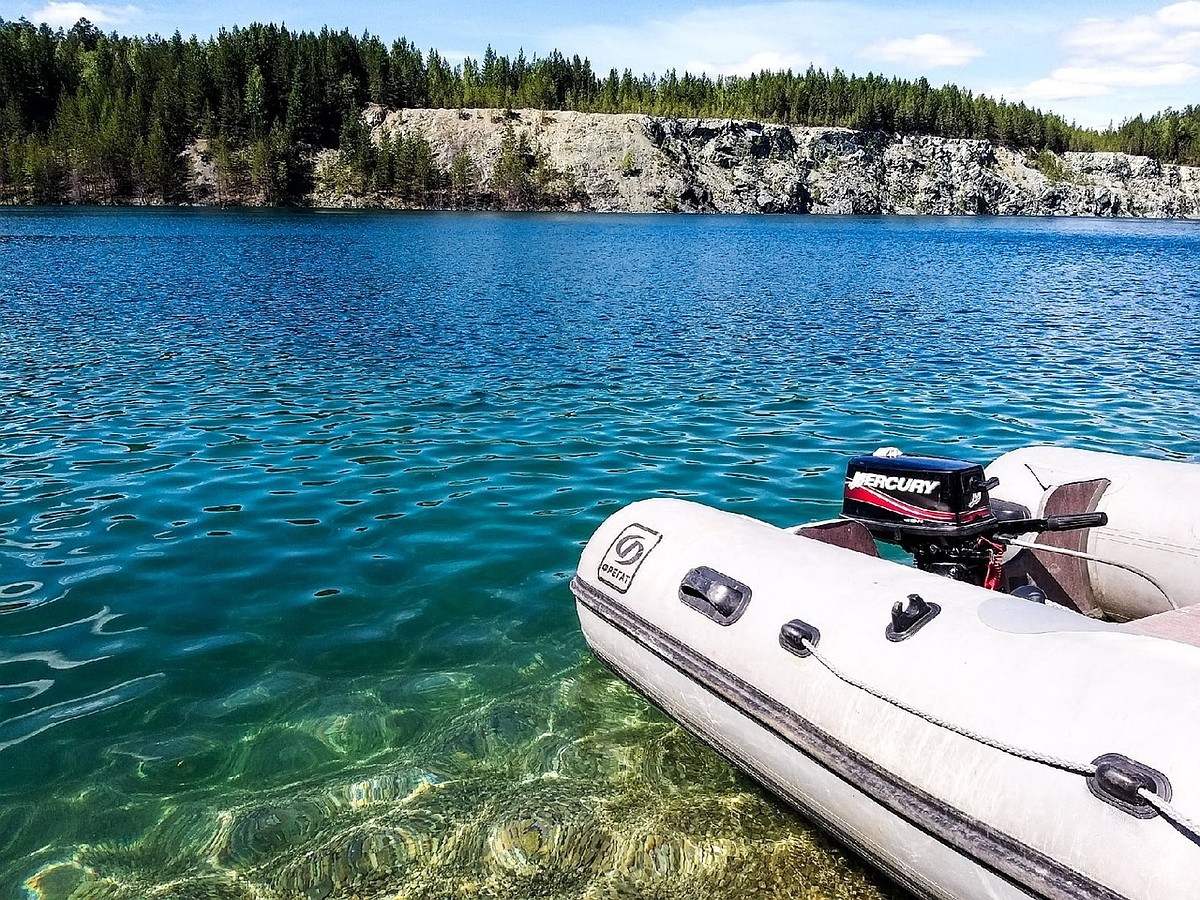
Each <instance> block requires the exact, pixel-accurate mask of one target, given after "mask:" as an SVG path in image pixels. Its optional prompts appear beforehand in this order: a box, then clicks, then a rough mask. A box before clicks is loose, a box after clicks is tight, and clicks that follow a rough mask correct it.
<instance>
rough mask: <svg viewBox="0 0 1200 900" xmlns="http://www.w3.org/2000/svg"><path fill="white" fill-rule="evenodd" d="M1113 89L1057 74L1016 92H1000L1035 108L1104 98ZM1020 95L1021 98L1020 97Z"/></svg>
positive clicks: (1031, 83) (1033, 82)
mask: <svg viewBox="0 0 1200 900" xmlns="http://www.w3.org/2000/svg"><path fill="white" fill-rule="evenodd" d="M1112 92H1113V91H1112V88H1110V87H1105V86H1104V85H1100V84H1095V83H1094V82H1083V81H1069V80H1067V79H1065V78H1062V77H1060V76H1059V75H1058V74H1057V73H1055V74H1054V75H1053V76H1052V77H1050V78H1039V79H1038V80H1037V81H1031V82H1030V83H1029V84H1027V85H1025V86H1024V87H1023V88H1021V89H1019V90H1018V91H1016V92H1013V91H999V92H998V93H999V94H1007V95H1009V96H1010V98H1011V99H1014V100H1024V101H1026V102H1028V103H1032V104H1034V105H1035V106H1038V105H1042V104H1047V103H1055V102H1061V101H1063V100H1082V99H1085V98H1088V97H1104V96H1107V95H1109V94H1111V93H1112ZM1018 95H1019V96H1018Z"/></svg>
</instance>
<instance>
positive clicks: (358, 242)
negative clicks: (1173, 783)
mask: <svg viewBox="0 0 1200 900" xmlns="http://www.w3.org/2000/svg"><path fill="white" fill-rule="evenodd" d="M1198 306H1200V229H1197V228H1196V227H1195V226H1194V225H1189V224H1182V223H1162V222H1157V223H1156V222H1105V221H1088V220H929V219H853V218H848V219H818V218H813V219H777V218H737V217H730V218H677V217H669V216H663V217H623V216H612V217H579V216H571V217H561V218H560V217H553V216H532V217H505V216H484V215H475V216H458V215H408V214H405V215H374V214H316V213H312V214H287V213H273V212H272V213H241V214H215V213H201V212H191V211H135V210H117V211H104V210H87V211H65V212H59V211H47V210H12V211H4V212H0V336H2V338H0V893H2V894H4V895H9V894H14V893H19V892H21V891H22V890H24V891H25V892H27V893H31V894H33V895H35V896H42V897H46V898H66V897H70V896H75V897H85V896H86V897H113V898H117V897H141V896H148V895H153V896H160V897H179V898H185V897H186V898H191V897H221V898H249V897H258V896H284V897H290V896H306V897H326V896H333V897H349V896H353V895H355V894H357V895H361V896H364V897H370V896H393V895H395V894H400V895H402V896H412V897H418V896H513V897H524V896H529V895H530V894H534V893H536V894H539V895H546V896H561V897H589V898H590V897H617V896H646V895H651V894H653V895H655V896H663V897H669V896H677V897H685V896H717V895H720V896H723V897H758V896H779V897H791V896H797V897H864V898H881V897H889V896H898V895H897V893H896V891H895V889H894V888H892V887H890V886H889V885H888V884H887V883H886V882H885V881H883V880H882V879H880V878H879V877H878V876H876V875H874V874H873V873H871V872H870V871H869V870H867V869H866V868H865V867H864V865H863V864H862V863H861V862H859V861H857V860H856V859H854V858H853V857H851V856H849V854H847V853H845V852H844V851H842V850H840V849H839V848H838V847H837V846H836V845H834V844H832V843H831V842H829V841H827V840H826V839H824V838H823V837H821V836H820V835H818V834H816V833H814V832H813V831H811V830H810V829H809V828H808V827H807V826H806V825H805V824H804V822H803V821H802V820H800V819H798V818H796V817H795V816H793V815H791V814H790V813H789V812H788V811H787V810H785V809H783V808H781V807H779V806H777V805H776V804H774V803H773V802H772V801H771V800H770V799H768V798H767V797H766V796H765V795H763V794H762V793H761V792H760V791H758V790H757V789H756V788H755V787H754V786H753V785H752V784H751V783H749V782H748V781H746V780H745V779H742V778H741V777H739V776H738V775H736V774H735V773H733V772H731V771H730V770H729V769H728V767H727V766H725V764H723V763H722V762H720V761H719V760H717V759H716V758H715V757H714V756H712V755H711V754H710V753H708V752H707V751H706V750H704V749H703V748H702V747H700V746H699V745H698V744H696V743H695V742H694V741H692V740H691V739H690V738H689V737H688V736H686V735H685V734H683V733H681V732H680V731H679V730H678V729H677V728H675V727H674V726H672V725H670V724H669V723H668V722H665V721H664V720H663V719H662V717H661V716H660V715H659V714H657V713H656V712H655V711H653V710H651V709H648V708H647V706H646V705H645V704H644V703H643V702H642V701H641V700H640V699H639V698H638V697H637V696H636V695H634V694H633V693H631V692H630V691H629V690H628V689H626V688H625V687H623V686H622V685H621V684H620V683H618V682H616V681H615V680H613V679H612V678H611V677H610V676H609V675H608V674H607V673H606V672H604V671H603V669H601V668H600V667H599V666H598V665H597V664H596V663H595V662H594V661H592V660H591V658H590V657H589V656H588V654H587V652H586V649H585V647H584V644H583V641H582V638H581V637H580V635H579V632H578V623H577V620H576V618H575V614H574V609H573V604H572V601H571V597H570V593H569V591H568V590H567V581H568V580H569V578H570V576H571V574H572V573H573V570H574V565H575V562H576V560H577V558H578V553H579V550H580V547H581V545H582V543H583V542H584V541H585V540H586V539H587V537H588V535H589V534H590V533H591V531H592V530H593V529H594V528H595V527H596V526H597V525H598V524H599V522H600V521H601V520H602V519H603V518H604V516H605V515H607V514H608V513H609V512H611V511H612V510H613V509H614V508H615V507H616V506H617V505H619V504H623V503H626V502H629V501H632V500H634V499H637V498H640V497H644V496H648V495H653V494H668V495H679V496H685V497H692V498H695V499H698V500H700V501H703V502H706V503H710V504H713V505H716V506H720V507H723V508H727V509H736V510H738V511H741V512H745V513H748V514H751V515H755V516H758V517H760V518H763V519H767V520H769V521H774V522H776V523H778V524H791V523H794V522H799V521H804V520H806V519H810V518H814V517H821V516H828V515H830V514H832V513H833V512H834V511H835V510H836V508H837V502H838V497H839V492H840V489H841V470H842V466H843V465H844V461H845V459H846V457H847V456H849V455H852V454H853V453H856V452H860V451H863V450H870V449H873V448H874V447H876V446H878V445H879V444H882V443H892V444H899V445H901V446H903V447H905V448H906V449H909V450H913V451H925V452H935V453H943V454H963V455H966V456H969V457H972V458H976V459H979V460H981V461H985V460H987V459H990V458H991V457H993V456H995V455H996V454H997V453H998V452H1002V451H1004V450H1007V449H1011V448H1013V447H1017V446H1021V445H1024V444H1027V443H1031V442H1038V441H1048V442H1056V443H1064V444H1071V445H1074V446H1082V447H1091V448H1096V449H1107V450H1115V451H1117V452H1131V453H1139V454H1144V455H1152V456H1167V457H1172V458H1181V459H1200V423H1198V422H1197V419H1196V415H1195V409H1196V406H1197V400H1198V398H1200V390H1198V389H1197V387H1196V378H1195V373H1196V372H1197V371H1198V370H1200V343H1198V340H1197V338H1198V337H1200V335H1198V332H1197V326H1196V321H1197V313H1198V312H1200V310H1198Z"/></svg>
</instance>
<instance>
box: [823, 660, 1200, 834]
mask: <svg viewBox="0 0 1200 900" xmlns="http://www.w3.org/2000/svg"><path fill="white" fill-rule="evenodd" d="M800 644H801V645H802V646H803V647H804V648H805V649H806V650H808V652H809V653H811V654H812V656H813V658H814V659H816V660H817V662H819V663H820V664H821V665H823V666H824V667H825V668H826V669H828V670H829V671H830V673H831V674H833V676H834V677H835V678H838V679H839V680H841V681H844V682H845V683H846V684H848V685H850V686H851V687H853V688H857V689H858V690H860V691H863V692H864V693H867V694H870V695H871V696H872V697H875V698H876V699H878V700H882V701H883V702H884V703H888V704H890V705H892V706H894V707H896V708H897V709H902V710H904V711H905V712H906V713H909V714H910V715H914V716H916V717H917V718H919V719H923V720H924V721H926V722H928V723H930V724H931V725H936V726H937V727H938V728H944V729H945V730H946V731H950V732H953V733H954V734H958V735H961V736H962V737H965V738H968V739H969V740H972V741H976V742H977V743H980V744H983V745H984V746H986V747H991V748H992V749H994V750H999V751H1000V752H1001V753H1007V754H1008V755H1009V756H1015V757H1017V758H1019V759H1024V760H1028V761H1029V762H1034V763H1040V764H1041V765H1044V766H1050V767H1051V768H1054V769H1061V770H1063V771H1066V772H1074V773H1076V774H1077V775H1082V776H1084V777H1085V778H1091V777H1092V776H1093V775H1095V774H1096V767H1095V766H1094V765H1092V764H1091V763H1076V762H1071V761H1070V760H1069V759H1062V758H1060V757H1057V756H1051V755H1049V754H1047V753H1037V752H1035V751H1033V750H1025V749H1023V748H1021V747H1017V746H1014V745H1013V744H1006V743H1004V742H1003V741H997V740H995V739H993V738H989V737H985V736H984V735H982V734H978V733H976V732H974V731H971V730H970V729H969V728H963V727H962V726H960V725H955V724H954V723H953V722H947V721H946V720H945V719H939V718H938V717H937V716H935V715H932V714H930V713H927V712H923V711H922V710H919V709H917V708H916V707H913V706H909V705H908V704H907V703H905V702H903V701H901V700H897V699H896V698H895V697H891V696H889V695H887V694H885V693H883V691H877V690H875V688H873V687H870V686H869V685H866V684H863V683H862V682H861V681H857V680H855V679H853V678H851V677H850V676H849V675H846V674H845V673H844V672H842V671H841V670H840V669H838V667H837V666H835V665H834V664H833V663H831V662H830V661H829V660H828V659H826V658H825V655H824V654H823V653H821V652H820V651H818V650H817V648H816V645H815V644H813V642H812V641H810V640H809V639H808V638H801V639H800ZM1138 796H1139V797H1141V798H1142V799H1143V800H1145V801H1146V802H1147V803H1149V804H1150V805H1151V806H1152V807H1154V809H1155V810H1156V811H1157V812H1158V813H1159V815H1161V816H1163V817H1164V818H1166V819H1168V820H1170V821H1171V822H1172V823H1174V824H1175V826H1176V827H1178V828H1179V829H1180V830H1181V831H1184V832H1186V833H1187V835H1188V837H1190V838H1191V839H1192V840H1193V841H1195V842H1196V843H1200V827H1197V826H1196V824H1195V823H1193V822H1192V821H1191V820H1190V819H1188V818H1187V817H1186V816H1184V815H1183V814H1182V813H1180V812H1179V811H1178V810H1176V809H1175V807H1173V806H1172V805H1171V804H1170V803H1168V802H1167V801H1166V800H1164V799H1163V798H1162V797H1160V796H1159V795H1158V794H1156V793H1154V792H1153V791H1151V790H1148V789H1146V788H1138Z"/></svg>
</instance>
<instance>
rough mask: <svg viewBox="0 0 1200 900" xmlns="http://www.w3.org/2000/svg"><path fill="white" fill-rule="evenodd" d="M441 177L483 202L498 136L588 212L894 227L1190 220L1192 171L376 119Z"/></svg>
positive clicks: (373, 122) (709, 130)
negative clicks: (471, 168) (1009, 220)
mask: <svg viewBox="0 0 1200 900" xmlns="http://www.w3.org/2000/svg"><path fill="white" fill-rule="evenodd" d="M364 118H365V120H366V121H367V123H368V124H369V125H370V126H371V127H372V128H373V130H374V134H375V136H376V139H378V137H379V135H380V134H381V133H382V131H384V130H387V131H389V132H390V133H393V134H397V133H402V132H413V133H419V134H422V135H423V136H424V137H425V138H426V140H428V142H429V143H430V145H431V146H432V148H433V150H434V152H435V153H436V154H437V156H438V158H439V161H440V163H441V165H442V166H443V167H448V166H449V164H450V161H451V159H453V158H454V156H455V155H456V154H457V153H460V152H461V151H463V150H465V151H466V152H467V154H468V155H469V156H470V157H471V158H472V160H473V161H474V163H475V165H476V167H477V168H478V170H479V173H480V176H481V180H482V184H483V187H484V188H485V189H486V188H487V186H488V184H489V182H490V179H491V177H492V173H493V171H494V169H495V164H496V160H497V159H498V158H499V155H500V143H501V140H502V139H503V137H504V132H505V129H506V127H507V126H511V127H512V128H513V130H514V131H515V132H516V133H517V134H520V133H521V132H524V133H525V134H526V136H527V137H528V139H529V141H530V143H531V145H532V146H533V147H534V148H536V149H538V150H540V151H544V152H545V154H546V156H547V159H548V161H549V162H550V164H551V165H552V166H553V167H554V168H556V169H558V170H559V171H561V172H564V173H568V174H569V175H570V176H573V178H574V181H575V185H576V187H577V189H578V190H577V198H576V200H575V201H574V206H575V207H576V208H579V209H585V210H594V211H599V212H730V213H860V214H862V213H868V214H873V213H901V214H933V215H1039V216H1042V215H1069V216H1077V215H1083V216H1145V217H1155V218H1200V168H1196V167H1191V166H1179V165H1170V164H1161V163H1158V162H1156V161H1154V160H1152V159H1148V158H1146V157H1141V156H1129V155H1127V154H1123V153H1066V154H1064V155H1062V156H1055V155H1053V154H1048V153H1047V154H1041V155H1038V154H1033V153H1029V154H1026V153H1021V152H1018V151H1013V150H1009V149H1007V148H1003V147H997V146H994V145H993V144H992V143H991V142H989V141H978V140H965V139H950V138H936V137H921V136H900V135H895V134H886V133H879V132H860V131H851V130H849V129H845V128H800V127H791V126H785V125H769V124H762V123H759V122H749V121H741V120H736V119H675V118H662V117H653V116H642V115H606V114H599V113H577V112H544V111H541V110H514V111H511V112H507V113H506V112H502V111H500V110H447V109H405V110H399V111H391V112H388V111H386V110H383V109H381V108H379V107H372V108H370V109H368V111H367V113H366V114H365V116H364Z"/></svg>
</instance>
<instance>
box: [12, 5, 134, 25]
mask: <svg viewBox="0 0 1200 900" xmlns="http://www.w3.org/2000/svg"><path fill="white" fill-rule="evenodd" d="M141 13H142V11H141V10H140V9H138V8H137V7H136V6H123V7H119V8H118V7H113V6H94V5H92V4H90V3H79V2H73V0H72V2H66V3H58V2H53V0H52V2H50V3H47V4H46V5H45V6H43V7H42V8H41V9H39V10H37V11H36V12H33V13H30V14H29V20H30V21H31V22H36V23H39V24H40V23H42V22H45V23H46V24H47V25H49V26H50V27H51V28H70V27H71V26H72V25H74V24H75V23H76V22H78V21H79V20H80V19H87V20H88V21H89V22H91V23H92V24H93V25H105V26H107V25H124V24H125V23H127V22H129V21H130V20H131V19H136V18H137V17H138V16H140V15H141Z"/></svg>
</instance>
